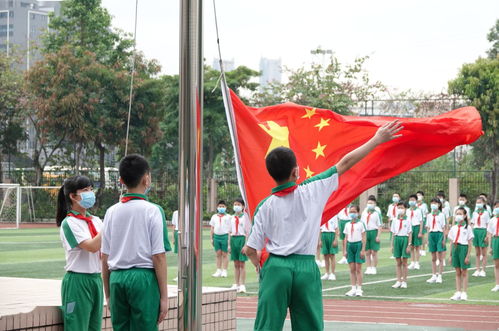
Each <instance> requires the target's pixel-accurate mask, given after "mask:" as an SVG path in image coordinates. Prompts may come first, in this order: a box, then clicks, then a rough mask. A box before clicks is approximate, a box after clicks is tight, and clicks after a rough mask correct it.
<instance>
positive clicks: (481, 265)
mask: <svg viewBox="0 0 499 331" xmlns="http://www.w3.org/2000/svg"><path fill="white" fill-rule="evenodd" d="M485 203H486V200H484V198H482V197H478V198H477V199H476V205H475V211H474V212H473V217H472V218H471V226H472V227H473V234H474V235H475V237H474V238H473V246H475V253H476V260H475V262H476V271H475V272H474V273H473V275H472V276H473V277H485V276H486V274H485V267H486V266H487V247H488V246H489V243H488V241H487V225H488V224H489V220H490V214H489V212H488V211H487V208H486V206H485Z"/></svg>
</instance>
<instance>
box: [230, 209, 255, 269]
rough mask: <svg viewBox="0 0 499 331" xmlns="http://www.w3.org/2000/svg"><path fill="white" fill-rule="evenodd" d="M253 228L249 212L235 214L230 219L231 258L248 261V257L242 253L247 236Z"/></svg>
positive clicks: (232, 259)
mask: <svg viewBox="0 0 499 331" xmlns="http://www.w3.org/2000/svg"><path fill="white" fill-rule="evenodd" d="M250 230H251V223H250V220H249V217H248V215H247V214H241V215H233V216H232V217H231V219H230V260H231V261H242V262H246V261H248V257H247V256H246V255H244V254H243V253H241V250H242V249H243V247H244V244H245V243H246V237H247V236H248V235H249V232H250Z"/></svg>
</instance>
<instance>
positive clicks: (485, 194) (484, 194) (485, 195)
mask: <svg viewBox="0 0 499 331" xmlns="http://www.w3.org/2000/svg"><path fill="white" fill-rule="evenodd" d="M479 195H483V196H484V197H486V198H488V197H489V196H488V195H487V193H480V194H479Z"/></svg>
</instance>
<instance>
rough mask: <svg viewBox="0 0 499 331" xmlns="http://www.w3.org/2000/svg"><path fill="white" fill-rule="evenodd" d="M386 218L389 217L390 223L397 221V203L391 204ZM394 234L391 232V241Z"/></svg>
mask: <svg viewBox="0 0 499 331" xmlns="http://www.w3.org/2000/svg"><path fill="white" fill-rule="evenodd" d="M386 216H387V217H388V222H389V223H390V222H393V220H396V219H397V203H396V202H394V203H391V204H389V205H388V211H387V212H386ZM392 236H393V233H392V232H391V231H390V240H391V239H392Z"/></svg>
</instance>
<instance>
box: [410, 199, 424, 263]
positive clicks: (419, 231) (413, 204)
mask: <svg viewBox="0 0 499 331" xmlns="http://www.w3.org/2000/svg"><path fill="white" fill-rule="evenodd" d="M417 199H418V198H417V196H416V195H414V194H413V195H411V196H410V197H409V209H408V210H407V218H408V219H409V222H411V226H412V232H411V233H412V246H411V264H410V265H409V267H407V268H408V269H409V270H413V269H416V270H419V268H420V265H419V251H420V248H421V245H422V244H423V213H422V212H421V210H420V209H419V208H418V207H417Z"/></svg>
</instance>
